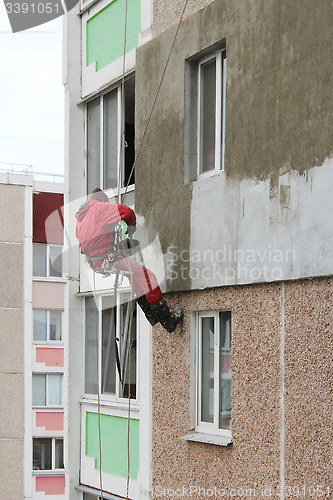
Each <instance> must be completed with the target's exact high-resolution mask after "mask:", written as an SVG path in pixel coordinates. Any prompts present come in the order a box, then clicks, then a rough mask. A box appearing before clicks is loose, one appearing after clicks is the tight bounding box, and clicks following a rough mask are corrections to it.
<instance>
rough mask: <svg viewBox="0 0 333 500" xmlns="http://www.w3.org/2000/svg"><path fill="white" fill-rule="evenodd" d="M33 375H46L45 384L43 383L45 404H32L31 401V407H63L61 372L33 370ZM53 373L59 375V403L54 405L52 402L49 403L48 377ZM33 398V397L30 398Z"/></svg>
mask: <svg viewBox="0 0 333 500" xmlns="http://www.w3.org/2000/svg"><path fill="white" fill-rule="evenodd" d="M34 375H45V377H46V384H45V402H46V404H45V406H44V405H42V406H40V405H34V404H33V403H32V407H33V408H63V380H64V377H63V375H64V374H63V373H58V372H55V373H53V372H52V373H40V372H34V373H33V374H32V377H33V376H34ZM53 375H60V377H61V382H60V405H54V404H52V405H51V404H49V377H52V376H53ZM32 399H33V398H32Z"/></svg>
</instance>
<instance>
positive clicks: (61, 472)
mask: <svg viewBox="0 0 333 500" xmlns="http://www.w3.org/2000/svg"><path fill="white" fill-rule="evenodd" d="M32 475H33V476H64V475H65V469H57V470H33V471H32Z"/></svg>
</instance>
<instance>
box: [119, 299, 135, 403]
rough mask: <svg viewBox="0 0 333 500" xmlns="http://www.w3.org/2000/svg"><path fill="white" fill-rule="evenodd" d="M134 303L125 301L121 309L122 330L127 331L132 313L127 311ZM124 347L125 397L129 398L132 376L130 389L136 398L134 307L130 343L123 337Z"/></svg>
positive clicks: (132, 395)
mask: <svg viewBox="0 0 333 500" xmlns="http://www.w3.org/2000/svg"><path fill="white" fill-rule="evenodd" d="M132 307H133V304H132V303H131V302H125V303H124V304H123V305H122V309H121V312H122V314H121V332H124V331H125V327H126V322H130V321H131V319H130V315H129V316H127V313H128V312H129V314H130V312H131V309H129V308H132ZM123 346H124V347H123V348H125V357H126V360H125V363H124V366H125V377H124V378H125V384H124V392H123V397H124V398H128V387H129V378H130V390H131V398H132V399H136V309H135V308H134V311H133V317H132V322H131V339H130V343H129V344H128V339H123ZM128 348H129V355H128V353H127V350H128ZM129 356H130V362H131V365H130V364H129Z"/></svg>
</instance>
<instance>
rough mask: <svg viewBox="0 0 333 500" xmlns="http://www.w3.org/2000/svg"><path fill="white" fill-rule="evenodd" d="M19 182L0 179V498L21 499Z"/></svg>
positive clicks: (21, 207)
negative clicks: (1, 180) (0, 208)
mask: <svg viewBox="0 0 333 500" xmlns="http://www.w3.org/2000/svg"><path fill="white" fill-rule="evenodd" d="M24 189H25V188H24V187H23V186H14V185H8V184H0V199H1V200H2V202H3V206H2V210H1V214H0V262H1V264H0V282H1V287H0V325H1V329H0V332H1V334H0V418H1V425H0V498H1V500H2V499H3V500H19V499H22V498H23V434H24V385H23V384H24V380H23V368H24V365H23V363H24V359H23V305H24V302H23V255H24V253H23V238H24V225H23V224H24Z"/></svg>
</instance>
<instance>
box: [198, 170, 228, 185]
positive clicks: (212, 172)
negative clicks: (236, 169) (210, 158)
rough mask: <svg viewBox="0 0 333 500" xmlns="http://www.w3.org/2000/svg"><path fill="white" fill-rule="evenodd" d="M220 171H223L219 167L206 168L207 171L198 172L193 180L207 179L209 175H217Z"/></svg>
mask: <svg viewBox="0 0 333 500" xmlns="http://www.w3.org/2000/svg"><path fill="white" fill-rule="evenodd" d="M222 172H224V170H222V169H220V170H215V169H214V170H208V172H204V173H202V174H198V176H197V178H196V179H195V181H194V182H196V181H200V180H204V179H209V178H210V177H214V176H215V175H219V174H221V173H222Z"/></svg>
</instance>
